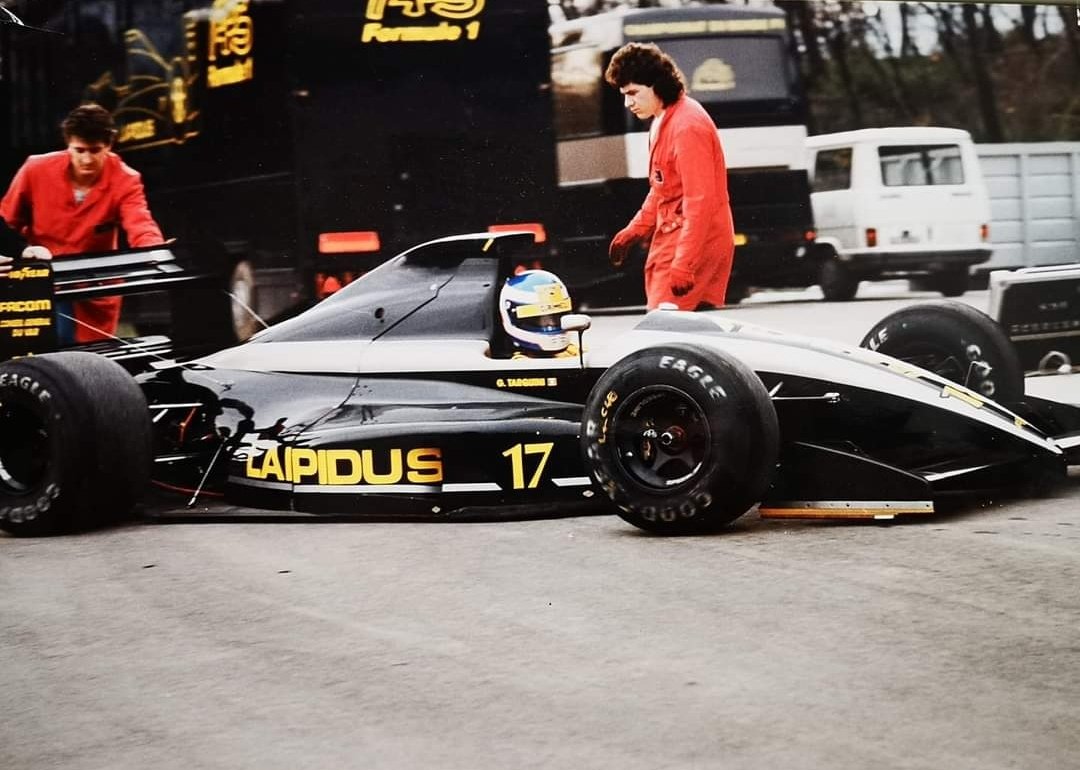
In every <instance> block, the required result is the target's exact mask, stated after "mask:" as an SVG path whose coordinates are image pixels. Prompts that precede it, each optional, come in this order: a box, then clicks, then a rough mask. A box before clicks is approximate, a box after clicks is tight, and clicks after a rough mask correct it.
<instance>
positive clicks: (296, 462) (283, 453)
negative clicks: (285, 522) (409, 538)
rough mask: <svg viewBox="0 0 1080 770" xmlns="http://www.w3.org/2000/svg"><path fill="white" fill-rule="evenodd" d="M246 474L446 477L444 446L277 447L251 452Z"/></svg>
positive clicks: (353, 480)
mask: <svg viewBox="0 0 1080 770" xmlns="http://www.w3.org/2000/svg"><path fill="white" fill-rule="evenodd" d="M244 474H245V475H246V476H247V477H248V478H249V479H264V480H270V481H288V482H292V483H294V484H300V483H305V482H307V483H316V484H324V485H333V486H342V485H358V486H362V485H381V484H399V483H401V482H402V481H405V482H408V483H411V484H437V483H439V482H441V481H442V480H443V465H442V450H441V449H438V448H436V447H420V448H417V449H410V450H408V451H406V450H404V449H386V450H375V449H308V448H305V447H285V448H284V450H282V449H281V448H280V447H273V448H272V449H269V450H267V451H266V452H264V453H263V454H262V455H260V456H251V455H249V456H248V458H247V462H246V463H245V466H244Z"/></svg>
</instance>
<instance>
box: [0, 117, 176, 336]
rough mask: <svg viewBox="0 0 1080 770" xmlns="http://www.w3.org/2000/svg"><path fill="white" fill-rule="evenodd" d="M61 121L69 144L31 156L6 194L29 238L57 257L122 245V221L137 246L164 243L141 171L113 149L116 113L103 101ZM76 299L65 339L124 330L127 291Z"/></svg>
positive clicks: (17, 226) (15, 225) (7, 211)
mask: <svg viewBox="0 0 1080 770" xmlns="http://www.w3.org/2000/svg"><path fill="white" fill-rule="evenodd" d="M60 128H61V131H62V133H63V137H64V142H65V144H66V145H67V149H66V150H60V151H58V152H50V153H46V154H45V155H31V156H30V157H29V158H27V159H26V162H25V163H23V165H22V168H20V169H19V171H18V173H16V174H15V178H14V179H13V180H12V182H11V186H10V187H9V188H8V191H7V194H6V195H4V198H3V200H2V201H0V217H3V219H4V220H6V221H7V223H8V224H9V225H10V226H11V227H12V229H14V230H15V231H16V232H18V233H19V234H20V235H22V236H23V237H24V238H25V239H26V241H27V243H30V244H31V245H36V246H44V247H45V248H47V249H48V250H49V251H51V252H52V254H53V256H55V257H61V258H62V257H63V255H65V254H79V253H82V252H88V251H111V250H113V249H116V248H117V246H118V238H119V233H120V229H121V228H123V230H124V233H125V234H126V235H127V240H128V243H129V244H130V245H132V246H135V247H138V246H154V245H157V244H160V243H161V242H162V241H163V240H164V239H163V238H162V236H161V229H160V228H159V227H158V226H157V223H156V222H155V221H154V219H153V217H152V216H150V209H149V207H148V206H147V204H146V194H145V193H144V192H143V185H142V179H141V177H140V176H139V173H138V172H137V171H135V170H134V169H133V168H131V167H130V166H128V165H127V164H126V163H124V162H123V161H122V160H120V156H118V155H116V154H115V153H113V152H112V151H111V150H112V143H113V138H114V137H115V135H116V130H115V128H114V126H113V120H112V115H110V114H109V112H108V111H107V110H106V109H105V108H103V107H101V106H99V105H97V104H84V105H81V106H79V107H76V108H75V109H74V110H72V111H71V112H70V113H69V114H68V116H67V117H66V118H64V122H63V123H62V124H61V126H60ZM72 304H73V305H74V314H73V315H74V318H75V323H74V329H72V328H71V327H70V325H68V324H66V323H65V320H66V319H64V318H60V319H58V322H57V330H58V333H59V336H60V341H61V344H70V343H71V342H90V341H92V340H97V339H106V338H107V337H108V336H109V335H112V334H115V333H116V328H117V325H118V323H119V320H120V297H99V298H97V299H88V300H82V301H79V302H74V303H72ZM61 312H63V311H61ZM69 315H70V313H69Z"/></svg>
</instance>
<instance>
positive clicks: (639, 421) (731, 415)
mask: <svg viewBox="0 0 1080 770" xmlns="http://www.w3.org/2000/svg"><path fill="white" fill-rule="evenodd" d="M583 427H584V430H583V434H582V451H583V453H584V456H585V464H586V467H588V468H589V471H590V473H591V475H592V478H593V480H594V481H595V482H596V484H597V485H598V486H599V487H600V488H601V489H602V490H603V491H604V493H605V494H606V495H607V496H608V498H609V499H610V500H611V501H612V502H613V503H614V504H615V506H616V507H617V508H618V511H619V515H620V516H621V517H622V518H623V519H625V520H626V521H628V522H630V523H631V524H633V525H634V526H636V527H639V528H641V529H644V530H647V531H649V532H655V533H659V534H664V535H683V534H696V533H701V532H708V531H711V530H715V529H717V528H719V527H721V526H723V525H725V524H727V523H729V522H731V521H734V520H735V519H737V518H738V517H739V516H741V515H742V514H743V513H745V512H746V511H747V510H748V509H749V508H750V507H751V506H752V505H754V504H755V503H758V502H760V501H761V499H762V497H763V496H764V494H765V492H766V490H767V489H768V485H769V481H770V479H771V478H772V474H773V471H774V469H775V465H776V457H777V453H778V447H779V428H778V424H777V418H776V411H775V410H774V409H773V405H772V401H771V400H770V398H769V394H768V392H767V391H766V390H765V386H764V385H763V384H762V383H761V380H760V379H758V377H757V375H756V374H755V373H754V372H753V371H752V370H751V369H750V368H749V367H747V366H746V365H745V364H743V363H742V362H741V361H739V360H737V359H735V358H734V357H732V356H730V355H728V354H726V353H723V352H720V351H717V350H711V349H707V348H701V347H698V346H695V345H688V344H671V345H663V346H659V347H655V348H647V349H645V350H640V351H637V352H635V353H633V354H631V355H630V356H628V357H627V358H624V359H622V360H621V361H619V362H617V363H616V364H615V365H614V366H612V367H611V368H610V369H608V370H607V372H605V373H604V375H603V376H602V377H601V378H600V379H599V381H598V382H597V383H596V385H595V387H594V388H593V390H592V392H591V393H590V394H589V398H588V401H587V402H586V405H585V412H584V419H583Z"/></svg>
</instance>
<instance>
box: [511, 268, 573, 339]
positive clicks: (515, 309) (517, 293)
mask: <svg viewBox="0 0 1080 770" xmlns="http://www.w3.org/2000/svg"><path fill="white" fill-rule="evenodd" d="M570 310H571V303H570V293H569V292H568V291H567V290H566V284H564V283H563V282H562V281H561V280H559V277H558V276H557V275H555V274H554V273H549V272H548V271H547V270H525V271H523V272H521V273H518V274H517V275H515V276H513V277H511V278H508V279H506V283H505V284H503V287H502V291H501V292H499V315H500V316H501V317H502V323H503V328H504V329H506V333H507V334H509V335H510V339H511V340H513V343H514V346H515V347H517V348H519V349H521V350H525V351H531V352H537V353H561V352H562V351H564V350H566V348H567V347H569V345H570V339H569V337H568V336H567V334H566V332H564V331H563V328H562V317H563V316H564V315H566V314H567V313H569V312H570Z"/></svg>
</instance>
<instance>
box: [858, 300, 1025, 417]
mask: <svg viewBox="0 0 1080 770" xmlns="http://www.w3.org/2000/svg"><path fill="white" fill-rule="evenodd" d="M859 345H860V346H861V347H864V348H869V349H870V350H876V351H878V352H879V353H884V354H885V355H888V356H892V357H893V358H899V359H901V360H902V361H906V362H908V363H911V364H915V365H916V366H919V367H921V368H923V369H928V370H930V371H932V372H935V373H936V374H939V375H941V376H942V377H945V378H946V379H949V380H952V381H953V382H958V383H960V384H961V385H966V386H967V387H969V388H971V389H972V390H974V391H975V392H976V393H979V394H980V395H982V396H985V397H986V398H991V399H993V400H994V401H999V402H1001V403H1006V404H1008V403H1012V402H1017V401H1020V400H1021V399H1023V397H1024V369H1023V367H1022V366H1021V365H1020V359H1019V357H1018V356H1017V354H1016V349H1015V348H1014V347H1013V345H1012V342H1011V341H1010V340H1009V338H1008V336H1006V334H1005V332H1004V331H1003V330H1002V328H1001V327H1000V326H999V325H998V324H997V322H996V321H994V319H993V318H991V317H990V316H988V315H986V314H985V313H982V312H980V311H978V310H976V309H975V308H973V307H971V306H970V305H965V304H963V303H962V302H951V301H949V300H931V301H929V302H920V303H919V304H917V305H910V306H908V307H905V308H903V309H901V310H897V311H896V312H895V313H890V314H889V315H887V316H885V317H884V318H883V319H881V320H880V321H878V323H877V324H876V325H875V326H874V328H872V329H871V330H870V331H869V332H867V334H866V336H865V337H863V339H862V342H860V343H859Z"/></svg>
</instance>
